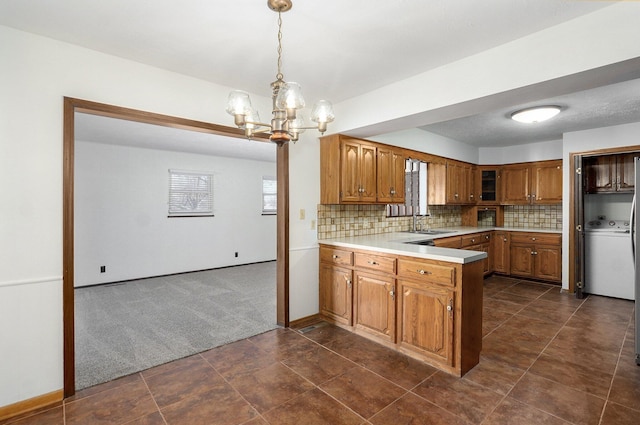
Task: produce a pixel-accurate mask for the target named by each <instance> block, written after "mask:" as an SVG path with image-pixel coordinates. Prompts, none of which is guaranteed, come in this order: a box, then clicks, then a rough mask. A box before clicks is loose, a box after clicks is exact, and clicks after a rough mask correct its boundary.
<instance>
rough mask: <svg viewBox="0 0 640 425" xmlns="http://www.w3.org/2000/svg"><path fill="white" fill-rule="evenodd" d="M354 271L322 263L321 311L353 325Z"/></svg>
mask: <svg viewBox="0 0 640 425" xmlns="http://www.w3.org/2000/svg"><path fill="white" fill-rule="evenodd" d="M352 281H353V272H352V271H351V270H349V269H345V268H342V267H335V266H332V265H330V264H320V313H321V314H322V315H324V316H326V317H327V318H329V319H332V320H334V321H336V322H338V323H342V324H344V325H349V326H351V325H352V306H353V287H352Z"/></svg>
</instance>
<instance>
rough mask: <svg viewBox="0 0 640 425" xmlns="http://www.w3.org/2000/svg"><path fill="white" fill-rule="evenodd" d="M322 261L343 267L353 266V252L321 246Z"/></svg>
mask: <svg viewBox="0 0 640 425" xmlns="http://www.w3.org/2000/svg"><path fill="white" fill-rule="evenodd" d="M320 261H322V262H324V263H331V264H336V265H341V266H353V252H351V251H345V250H342V249H335V248H329V247H326V246H321V247H320Z"/></svg>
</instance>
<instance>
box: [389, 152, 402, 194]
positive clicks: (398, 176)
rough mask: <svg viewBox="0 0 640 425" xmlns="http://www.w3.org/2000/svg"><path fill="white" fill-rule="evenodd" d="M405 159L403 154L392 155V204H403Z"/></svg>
mask: <svg viewBox="0 0 640 425" xmlns="http://www.w3.org/2000/svg"><path fill="white" fill-rule="evenodd" d="M404 169H405V157H404V155H403V154H401V153H398V152H394V153H393V174H392V177H393V180H392V181H393V193H392V195H393V203H394V204H404V202H405V187H404V185H405V181H404V179H405V172H404Z"/></svg>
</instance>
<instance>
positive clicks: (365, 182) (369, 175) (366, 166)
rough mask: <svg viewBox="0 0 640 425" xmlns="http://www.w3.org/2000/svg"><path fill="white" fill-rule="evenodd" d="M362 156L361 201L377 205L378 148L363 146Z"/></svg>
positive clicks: (361, 147)
mask: <svg viewBox="0 0 640 425" xmlns="http://www.w3.org/2000/svg"><path fill="white" fill-rule="evenodd" d="M360 149H361V151H360V152H361V155H360V184H361V187H362V193H361V195H360V201H362V202H367V203H371V204H373V203H375V202H376V196H377V187H376V184H377V179H376V147H375V146H369V145H361V146H360Z"/></svg>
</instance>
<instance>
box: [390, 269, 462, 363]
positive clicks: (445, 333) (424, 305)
mask: <svg viewBox="0 0 640 425" xmlns="http://www.w3.org/2000/svg"><path fill="white" fill-rule="evenodd" d="M398 289H399V293H400V298H399V299H398V309H399V311H398V344H399V346H400V348H402V349H406V350H411V351H415V352H418V353H420V354H422V355H424V356H427V357H430V358H433V359H436V360H438V361H440V362H443V363H445V364H447V365H450V366H451V365H453V341H454V338H453V323H454V322H453V321H454V318H453V313H454V308H453V307H454V301H455V298H454V292H453V291H452V290H447V289H444V288H439V287H436V286H435V285H433V286H432V285H425V284H421V283H416V282H413V281H408V280H399V281H398Z"/></svg>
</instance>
